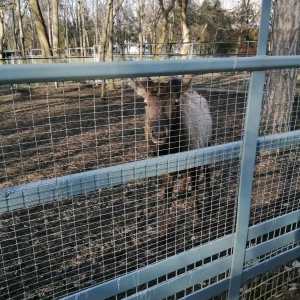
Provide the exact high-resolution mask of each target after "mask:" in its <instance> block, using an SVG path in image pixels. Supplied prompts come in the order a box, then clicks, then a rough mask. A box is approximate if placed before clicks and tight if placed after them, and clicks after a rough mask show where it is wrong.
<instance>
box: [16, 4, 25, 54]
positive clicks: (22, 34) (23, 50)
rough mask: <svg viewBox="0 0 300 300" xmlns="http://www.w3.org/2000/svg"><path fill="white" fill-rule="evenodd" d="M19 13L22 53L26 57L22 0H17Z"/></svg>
mask: <svg viewBox="0 0 300 300" xmlns="http://www.w3.org/2000/svg"><path fill="white" fill-rule="evenodd" d="M17 13H18V24H19V36H20V49H21V55H22V57H23V58H25V46H24V32H23V24H22V14H21V7H20V0H17Z"/></svg>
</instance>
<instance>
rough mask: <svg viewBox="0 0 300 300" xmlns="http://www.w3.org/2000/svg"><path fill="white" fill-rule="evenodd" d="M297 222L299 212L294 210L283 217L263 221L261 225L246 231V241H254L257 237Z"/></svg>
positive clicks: (299, 218)
mask: <svg viewBox="0 0 300 300" xmlns="http://www.w3.org/2000/svg"><path fill="white" fill-rule="evenodd" d="M299 220H300V210H296V211H293V212H291V213H288V214H285V215H283V216H279V217H277V218H274V219H271V220H268V221H265V222H263V223H260V224H257V225H253V226H251V227H250V228H249V231H248V241H251V240H252V239H255V238H257V237H259V236H263V235H264V234H266V233H269V232H272V231H275V230H277V229H280V228H282V227H285V226H288V225H291V224H293V223H296V222H299Z"/></svg>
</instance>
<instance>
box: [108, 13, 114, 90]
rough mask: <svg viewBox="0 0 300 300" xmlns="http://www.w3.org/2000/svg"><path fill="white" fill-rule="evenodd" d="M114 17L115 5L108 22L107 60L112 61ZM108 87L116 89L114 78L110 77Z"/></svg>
mask: <svg viewBox="0 0 300 300" xmlns="http://www.w3.org/2000/svg"><path fill="white" fill-rule="evenodd" d="M113 21H114V17H113V7H111V10H110V14H109V24H108V28H107V29H108V32H107V38H108V47H107V61H110V62H112V61H113V59H114V57H113V29H114V27H113V26H114V25H113ZM108 89H109V90H110V91H113V90H114V80H113V79H109V84H108Z"/></svg>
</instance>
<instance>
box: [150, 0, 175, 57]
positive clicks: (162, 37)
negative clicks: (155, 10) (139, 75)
mask: <svg viewBox="0 0 300 300" xmlns="http://www.w3.org/2000/svg"><path fill="white" fill-rule="evenodd" d="M158 3H159V9H160V12H161V25H160V27H161V30H160V34H159V36H158V39H157V44H156V45H155V46H154V49H153V54H154V59H155V60H158V59H159V55H160V54H161V52H162V47H163V44H164V43H165V42H166V36H167V27H168V16H169V13H170V12H171V11H172V9H173V8H174V5H175V0H170V1H169V5H168V6H167V8H165V7H164V3H163V0H158Z"/></svg>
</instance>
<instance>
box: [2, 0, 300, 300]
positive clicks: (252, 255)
mask: <svg viewBox="0 0 300 300" xmlns="http://www.w3.org/2000/svg"><path fill="white" fill-rule="evenodd" d="M267 2H268V1H265V2H264V3H265V5H266V3H267ZM264 9H267V8H266V7H265V8H264ZM264 22H265V24H262V25H265V26H266V24H268V20H264ZM264 38H265V39H263V38H262V37H260V43H262V44H260V46H259V47H258V56H256V57H252V58H238V59H237V58H222V59H221V58H219V59H211V60H205V59H202V60H185V61H183V60H181V61H179V60H178V61H161V62H126V63H110V64H105V63H102V64H101V63H91V64H51V65H50V64H49V65H46V64H44V65H42V66H41V65H27V66H26V65H20V66H18V65H14V66H2V72H0V83H1V86H0V91H1V93H0V114H1V119H0V130H1V137H0V141H1V144H0V151H1V152H0V155H1V156H0V170H1V171H0V282H1V285H0V299H53V298H55V299H58V298H63V299H124V298H127V299H144V298H146V299H179V298H185V299H211V298H212V299H226V298H228V299H238V298H241V299H272V297H273V298H275V299H276V297H277V298H278V296H280V295H283V296H284V297H290V298H287V299H292V298H291V296H292V295H293V293H294V292H295V290H296V291H297V288H298V285H299V273H298V272H299V257H300V247H299V246H300V245H299V235H300V230H299V218H300V208H299V200H300V188H299V164H300V161H299V160H300V157H299V141H300V128H299V126H300V119H299V105H298V103H299V96H298V95H299V82H298V83H297V84H298V85H297V86H296V90H295V91H296V92H295V94H294V95H293V97H294V98H293V99H291V101H292V103H293V105H292V113H291V115H290V120H289V121H290V122H289V123H290V130H289V131H286V132H282V133H279V134H273V135H261V136H260V135H258V134H257V133H258V127H259V121H260V118H261V107H262V104H261V102H260V101H261V99H262V95H263V88H264V75H265V70H269V69H272V68H299V67H300V58H299V56H294V57H291V56H289V57H280V58H278V57H266V56H264V55H263V54H262V52H261V51H262V50H261V49H266V47H264V46H265V45H264V43H263V41H265V42H266V35H265V36H264ZM108 65H109V68H108ZM183 70H184V71H183ZM186 74H194V77H193V79H192V81H191V85H190V88H191V89H192V90H194V91H196V92H197V93H199V94H201V96H203V97H204V98H205V99H206V100H207V103H208V106H209V111H210V115H211V118H212V136H211V139H210V145H209V147H203V148H199V149H191V150H189V151H182V152H179V153H173V154H168V155H162V156H161V155H158V156H155V157H151V156H150V154H149V148H148V145H147V140H146V137H145V104H144V99H143V98H142V97H140V96H138V95H137V93H136V90H135V89H133V88H132V86H131V85H130V84H129V82H130V78H134V79H136V80H138V79H140V77H144V76H148V77H151V78H152V80H153V81H154V82H156V83H160V84H163V83H165V82H168V81H169V80H170V79H171V77H172V76H181V75H182V76H184V75H186ZM108 79H114V89H113V90H110V89H109V83H110V82H109V80H108ZM103 84H104V88H105V92H106V95H105V97H102V96H101V94H102V85H103ZM278 109H280V104H279V106H278ZM201 166H209V168H210V177H211V179H210V187H211V195H210V196H209V195H207V193H206V189H207V185H206V183H205V180H203V174H202V173H201V172H200V174H199V179H200V182H199V187H198V189H197V193H196V195H191V193H189V190H185V191H184V192H182V189H181V186H182V183H183V180H184V178H183V171H184V170H186V169H191V168H194V167H201ZM171 172H172V173H178V176H174V185H175V188H174V191H173V193H172V195H171V196H170V197H167V201H168V209H167V219H168V224H167V228H166V233H165V234H164V235H161V234H160V230H159V229H160V225H161V222H162V217H161V216H162V205H163V203H164V201H165V200H166V199H165V195H164V188H163V184H162V183H161V182H160V179H161V177H162V175H164V174H166V173H171ZM176 177H177V178H176ZM180 191H181V192H180ZM196 202H198V203H200V206H201V210H200V214H199V215H198V218H195V215H196Z"/></svg>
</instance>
